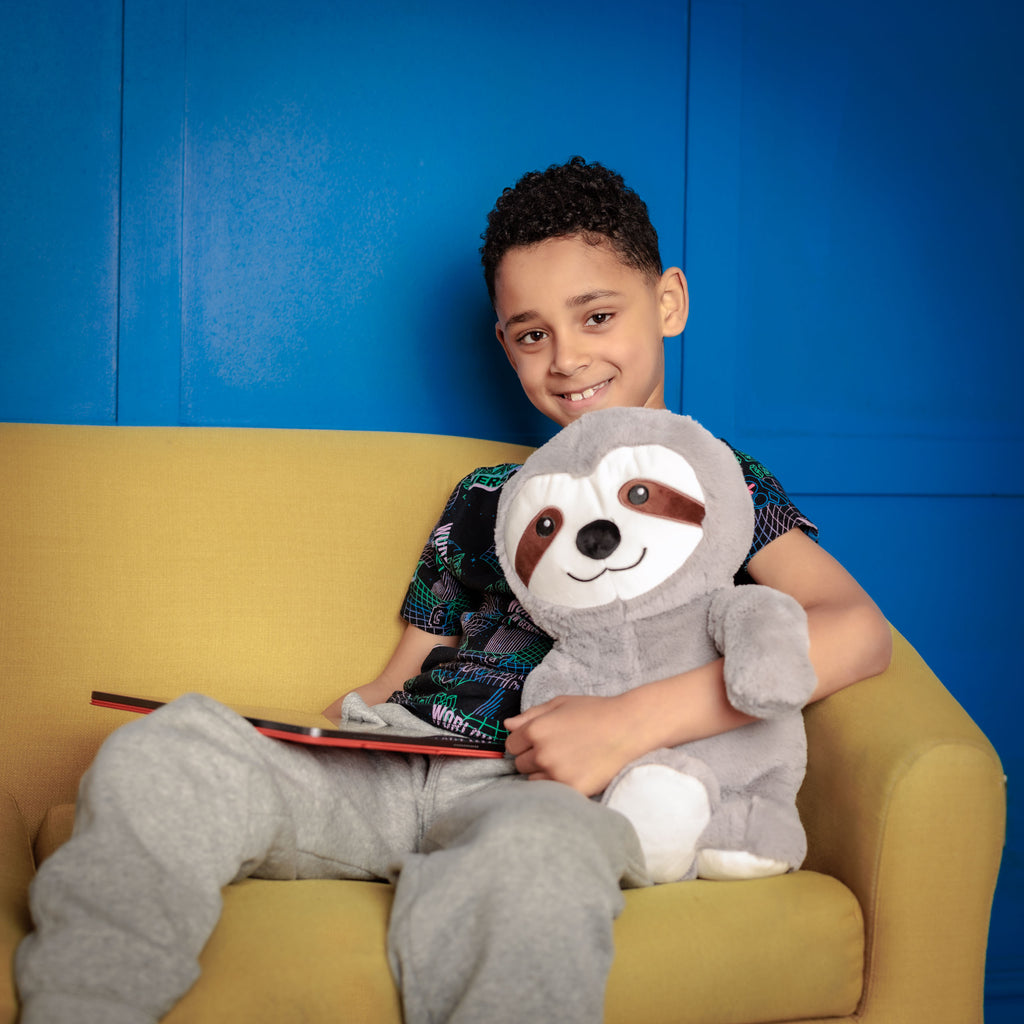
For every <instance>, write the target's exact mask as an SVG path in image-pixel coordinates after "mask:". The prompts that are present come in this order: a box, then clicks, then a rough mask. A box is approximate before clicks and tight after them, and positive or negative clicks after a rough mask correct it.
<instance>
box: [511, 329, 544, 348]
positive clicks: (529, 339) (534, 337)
mask: <svg viewBox="0 0 1024 1024" xmlns="http://www.w3.org/2000/svg"><path fill="white" fill-rule="evenodd" d="M546 337H547V335H546V334H545V333H544V332H543V331H527V332H526V333H525V334H520V335H519V338H518V341H519V344H520V345H536V344H537V342H539V341H543V340H544V339H545V338H546Z"/></svg>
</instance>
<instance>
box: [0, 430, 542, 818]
mask: <svg viewBox="0 0 1024 1024" xmlns="http://www.w3.org/2000/svg"><path fill="white" fill-rule="evenodd" d="M526 454H528V449H525V448H522V447H519V446H515V445H507V444H501V443H497V442H489V441H477V440H471V439H464V438H451V437H436V436H429V435H410V434H395V433H370V432H366V433H364V432H349V431H304V430H267V429H227V428H182V427H99V426H51V425H40V424H6V425H2V426H0V494H2V495H3V499H2V502H0V587H2V591H0V687H2V694H3V704H2V712H0V714H2V724H3V743H2V744H0V785H4V786H5V787H7V788H8V789H9V790H11V792H12V793H13V794H14V796H15V798H16V800H17V802H18V804H19V806H20V807H21V809H22V812H23V814H24V815H25V816H26V819H27V820H28V821H29V824H30V827H31V828H33V829H34V828H35V827H36V826H37V825H38V822H39V820H40V819H41V817H42V815H43V813H44V812H45V809H46V808H47V807H48V806H50V805H51V804H53V803H58V802H64V801H67V800H69V799H73V795H74V792H75V790H76V788H77V782H78V778H79V777H80V775H81V773H82V771H83V770H84V769H85V767H86V766H87V765H88V762H89V761H90V759H91V758H92V756H93V753H94V752H95V749H96V747H97V746H98V744H99V743H100V742H101V740H102V738H103V737H104V736H105V735H106V734H107V733H108V732H109V731H110V730H111V729H112V728H114V727H115V726H116V725H118V724H120V723H121V722H123V721H125V720H126V718H127V714H126V713H121V712H115V711H110V710H106V709H99V708H92V707H90V706H89V694H90V691H91V690H93V689H102V690H108V691H127V692H134V693H140V694H143V695H146V696H153V697H156V698H160V699H169V698H173V697H175V696H177V695H179V694H181V693H184V692H187V691H189V690H201V691H204V692H206V693H209V694H210V695H212V696H215V697H218V698H219V699H222V700H225V701H233V702H236V703H246V704H259V705H268V706H274V705H277V706H292V707H302V708H311V709H319V708H321V707H324V706H326V704H328V703H329V702H330V701H332V700H333V699H334V698H336V697H337V696H339V695H340V694H341V693H343V692H345V691H347V690H348V689H351V688H352V687H353V686H357V685H359V684H360V683H363V682H367V681H368V680H369V679H371V678H373V676H374V675H375V674H376V672H377V671H378V670H379V669H380V668H381V667H382V665H383V664H384V662H385V661H386V659H387V657H388V655H389V654H390V652H391V649H392V648H393V646H394V643H395V640H396V638H397V636H398V634H399V632H400V629H401V623H400V621H399V619H398V609H399V606H400V604H401V600H402V597H403V595H404V592H405V588H406V585H407V584H408V581H409V578H410V575H411V573H412V570H413V567H414V565H415V562H416V558H417V557H418V555H419V553H420V550H421V548H422V545H423V542H424V540H425V539H426V536H427V534H428V532H429V530H430V528H431V527H432V526H433V524H434V522H435V521H436V519H437V517H438V515H439V514H440V512H441V509H442V507H443V503H444V501H445V499H446V498H447V496H448V494H449V493H450V491H451V489H452V487H453V486H454V485H455V483H456V482H457V481H458V480H459V479H460V478H461V477H462V476H463V475H464V474H465V473H467V472H469V471H470V470H471V469H473V468H475V467H476V466H478V465H486V464H491V463H497V462H506V461H507V462H520V461H522V460H523V459H524V458H525V456H526Z"/></svg>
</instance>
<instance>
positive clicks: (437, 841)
mask: <svg viewBox="0 0 1024 1024" xmlns="http://www.w3.org/2000/svg"><path fill="white" fill-rule="evenodd" d="M450 760H452V761H454V760H455V759H450ZM447 767H448V766H447V765H444V766H442V770H444V769H445V768H447ZM454 767H455V768H456V769H457V768H458V767H459V766H457V765H456V766H454ZM444 789H446V790H448V789H450V787H444ZM644 884H647V878H646V871H645V867H644V859H643V854H642V853H641V851H640V846H639V842H638V840H637V838H636V833H635V832H634V831H633V828H632V826H631V825H630V824H629V823H628V822H627V820H626V819H625V818H624V817H622V816H621V815H620V814H618V813H617V812H615V811H612V810H609V809H608V808H606V807H604V806H603V805H601V804H599V803H596V802H594V801H592V800H587V799H586V798H585V797H583V796H581V795H580V794H579V793H577V792H575V791H574V790H572V789H569V788H568V787H567V786H563V785H561V784H560V783H557V782H539V781H538V782H530V781H527V780H526V779H524V778H523V777H521V776H516V777H513V778H510V779H505V780H499V781H497V782H494V783H492V784H491V785H490V786H488V787H487V788H486V789H483V790H480V791H478V792H476V793H474V794H472V795H470V796H469V797H468V798H465V799H463V800H461V801H460V802H459V803H457V804H456V805H454V806H452V807H450V809H449V810H448V811H447V812H446V813H443V814H441V815H440V816H439V817H438V818H437V820H436V821H435V823H434V825H433V827H432V828H431V829H430V831H429V832H428V833H427V835H426V837H425V840H424V842H423V844H422V847H421V849H420V851H419V852H417V853H414V854H411V855H409V856H407V857H406V858H405V859H404V860H403V862H402V864H401V874H400V876H399V879H398V885H397V888H396V892H395V901H394V905H393V907H392V911H391V922H390V928H389V934H388V953H389V957H390V960H391V967H392V972H393V973H394V975H395V978H396V979H397V980H398V982H399V985H400V987H401V990H402V1001H403V1007H404V1011H405V1021H406V1024H478V1022H480V1021H487V1022H489V1024H506V1022H508V1024H511V1022H513V1021H535V1022H544V1021H558V1022H559V1024H598V1022H600V1021H601V1020H603V1016H604V1014H603V1010H604V991H605V982H606V979H607V975H608V970H609V968H610V967H611V962H612V956H613V944H612V921H613V919H614V918H615V917H616V916H617V915H618V914H619V912H620V911H621V909H622V903H623V898H622V892H621V889H620V886H635V885H644Z"/></svg>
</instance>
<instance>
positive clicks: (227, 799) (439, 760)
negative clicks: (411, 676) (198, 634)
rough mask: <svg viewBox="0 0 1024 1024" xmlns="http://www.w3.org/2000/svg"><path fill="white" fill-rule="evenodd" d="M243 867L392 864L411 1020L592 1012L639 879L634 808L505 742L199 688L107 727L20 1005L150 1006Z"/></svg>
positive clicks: (331, 869) (394, 935)
mask: <svg viewBox="0 0 1024 1024" xmlns="http://www.w3.org/2000/svg"><path fill="white" fill-rule="evenodd" d="M356 703H357V704H358V705H360V706H361V709H363V710H365V705H362V703H361V701H358V700H357V701H356ZM377 710H379V709H371V711H370V714H371V716H372V715H373V714H375V713H376V711H377ZM358 711H359V709H357V713H358ZM384 714H385V715H386V716H388V717H395V716H399V717H401V716H406V717H407V719H408V720H409V721H410V723H411V724H413V727H414V728H417V729H420V730H421V731H424V730H425V731H433V730H432V727H431V726H429V725H427V724H425V723H421V722H418V720H416V719H414V717H413V716H412V715H410V714H409V713H408V712H406V711H405V710H404V709H402V708H399V707H396V706H392V705H388V706H386V709H385V710H384ZM246 877H259V878H276V879H290V878H355V879H388V880H391V881H392V882H394V884H395V898H394V904H393V908H392V913H391V921H390V925H389V932H388V956H389V961H390V964H391V969H392V972H393V973H394V976H395V979H396V982H397V983H398V985H399V987H400V989H401V992H402V1001H403V1007H404V1012H405V1020H406V1022H407V1024H421V1022H432V1024H440V1022H449V1021H450V1022H472V1024H477V1022H479V1021H485V1020H486V1021H491V1022H494V1024H501V1022H503V1021H512V1020H517V1021H518V1020H527V1021H529V1020H533V1021H547V1020H558V1021H564V1022H567V1024H571V1022H575V1021H579V1022H595V1021H600V1020H601V1019H602V1008H603V1000H604V987H605V979H606V975H607V971H608V968H609V966H610V964H611V959H612V934H611V924H612V920H613V918H614V917H615V916H616V915H617V914H618V913H619V911H620V910H621V906H622V895H621V890H620V886H630V885H642V884H645V882H646V877H645V874H644V862H643V855H642V854H641V852H640V849H639V844H638V842H637V839H636V835H635V833H634V832H633V829H632V826H631V825H629V823H628V822H627V821H626V819H625V818H623V817H622V816H620V815H618V814H617V813H616V812H614V811H610V810H608V809H606V808H604V807H602V806H601V805H599V804H597V803H596V802H594V801H591V800H587V799H585V798H584V797H582V796H580V795H579V794H578V793H576V792H574V791H573V790H571V789H569V788H568V787H565V786H562V785H560V784H558V783H552V782H529V781H527V780H525V779H524V778H523V777H522V776H519V775H517V774H516V773H515V770H514V765H512V764H511V762H509V761H507V760H505V759H483V758H466V757H436V756H434V757H425V756H421V755H404V754H393V753H378V752H369V751H361V750H359V751H353V750H341V749H336V748H318V747H307V746H302V745H299V744H292V743H286V742H281V741H278V740H272V739H268V738H266V737H264V736H262V735H261V734H259V733H258V732H256V730H255V729H253V728H252V727H251V726H250V725H249V724H248V723H247V722H246V721H245V720H244V719H242V718H240V717H239V716H238V715H236V714H235V713H234V712H232V711H230V710H228V709H227V708H224V707H223V706H222V705H220V704H218V703H216V702H215V701H212V700H210V699H209V698H206V697H201V696H197V695H190V696H188V697H183V698H181V699H180V700H178V701H174V702H173V703H171V704H168V705H166V706H164V707H163V708H161V709H159V710H158V711H155V712H154V713H153V714H152V715H149V716H146V717H145V718H140V719H139V720H137V721H135V722H132V723H130V724H128V725H126V726H123V727H122V728H121V729H119V730H117V731H116V732H115V733H113V734H112V735H111V736H110V737H109V738H108V740H107V741H106V743H105V744H104V745H103V747H102V748H101V750H100V752H99V753H98V755H97V757H96V760H95V762H94V763H93V765H92V767H91V768H90V769H89V771H88V772H87V773H86V775H85V777H84V778H83V780H82V785H81V788H80V793H79V801H78V809H77V815H76V822H75V832H74V835H73V837H72V838H71V840H70V841H69V842H68V843H66V844H65V845H64V846H63V847H61V848H60V849H59V850H58V851H57V852H56V853H55V854H54V855H53V856H52V857H51V858H50V859H49V860H47V861H46V862H45V863H44V864H43V865H42V867H41V868H40V870H39V873H38V875H37V876H36V879H35V881H34V883H33V885H32V890H31V897H30V898H31V909H32V915H33V919H34V922H35V928H36V930H35V931H34V932H33V933H32V934H30V935H29V936H28V937H26V939H25V940H24V941H23V942H22V944H21V946H20V947H19V949H18V952H17V956H16V961H15V964H16V973H17V980H18V986H19V990H20V994H21V998H22V1002H23V1010H22V1017H21V1020H22V1024H71V1022H74V1024H153V1022H154V1021H156V1020H158V1019H159V1018H160V1017H161V1016H163V1015H164V1014H166V1013H167V1012H168V1011H169V1009H170V1008H171V1007H172V1006H173V1005H174V1003H175V1002H176V1001H177V999H178V998H179V997H180V996H181V995H182V994H183V993H184V992H186V991H187V990H188V988H189V987H190V986H191V985H192V984H193V982H194V981H195V980H196V978H197V976H198V973H199V966H198V956H199V953H200V951H201V950H202V948H203V946H204V944H205V943H206V940H207V938H208V937H209V935H210V933H211V931H212V930H213V928H214V926H215V924H216V923H217V919H218V917H219V915H220V910H221V889H222V888H223V887H224V886H225V885H227V884H229V883H230V882H232V881H237V880H239V879H242V878H246ZM324 955H325V956H329V955H330V952H329V951H327V950H325V951H324ZM339 1017H340V1018H343V1017H344V1008H343V1007H339Z"/></svg>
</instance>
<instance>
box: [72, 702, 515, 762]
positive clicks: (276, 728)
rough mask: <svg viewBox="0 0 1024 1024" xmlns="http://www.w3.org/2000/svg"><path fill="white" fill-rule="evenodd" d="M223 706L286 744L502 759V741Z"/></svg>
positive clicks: (144, 706) (129, 706)
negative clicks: (342, 723)
mask: <svg viewBox="0 0 1024 1024" xmlns="http://www.w3.org/2000/svg"><path fill="white" fill-rule="evenodd" d="M90 703H92V704H94V705H95V706H96V707H101V708H114V709H116V710H118V711H136V712H138V713H140V714H143V715H148V714H149V712H151V711H155V710H156V709H157V708H158V707H161V706H162V705H163V704H165V703H166V701H162V700H151V699H150V698H148V697H135V696H130V695H128V694H121V693H103V692H101V691H100V690H93V692H92V700H91V701H90ZM225 707H229V708H231V709H232V710H233V711H235V712H237V713H238V714H240V715H241V716H242V717H243V718H245V719H246V720H247V721H248V722H250V723H251V724H252V725H253V726H254V727H255V728H256V729H257V730H258V731H259V732H261V733H263V735H264V736H271V737H273V738H274V739H277V740H289V741H291V742H292V743H307V744H312V745H314V746H321V747H353V748H356V749H363V750H393V751H398V752H400V753H406V754H455V755H458V756H461V757H504V755H505V744H504V743H502V742H498V741H495V740H486V739H480V738H475V737H473V736H461V735H459V734H458V733H454V732H452V733H440V734H438V735H427V736H417V735H415V734H412V733H408V732H401V731H399V730H398V729H396V727H395V726H389V725H384V726H367V727H366V728H364V729H359V728H358V727H354V726H353V725H351V724H346V725H345V727H344V728H338V727H337V726H335V725H334V723H333V722H331V720H330V719H328V718H324V716H323V715H320V714H316V713H314V712H303V711H290V710H285V709H282V708H254V707H245V706H242V705H237V704H225Z"/></svg>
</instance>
